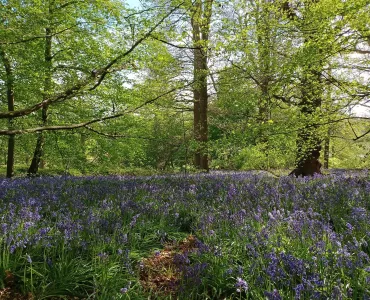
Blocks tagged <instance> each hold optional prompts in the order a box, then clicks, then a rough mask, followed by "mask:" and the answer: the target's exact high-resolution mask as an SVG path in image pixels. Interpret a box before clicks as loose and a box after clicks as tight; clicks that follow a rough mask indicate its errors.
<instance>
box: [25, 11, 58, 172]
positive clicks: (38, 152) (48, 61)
mask: <svg viewBox="0 0 370 300" xmlns="http://www.w3.org/2000/svg"><path fill="white" fill-rule="evenodd" d="M49 14H51V7H50V6H49ZM51 46H52V30H51V29H50V28H46V29H45V52H44V60H45V73H44V74H45V79H44V95H43V100H45V99H47V97H48V95H49V94H50V91H51V68H52V54H51ZM48 108H49V106H48V105H47V104H45V105H43V107H42V112H41V114H42V126H43V127H44V126H46V125H47V120H48ZM44 146H45V136H44V132H42V131H41V132H39V133H38V136H37V141H36V146H35V151H34V153H33V158H32V162H31V165H30V167H29V168H28V175H36V174H37V173H38V171H39V167H40V162H41V159H42V157H43V155H44Z"/></svg>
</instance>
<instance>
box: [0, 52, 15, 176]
mask: <svg viewBox="0 0 370 300" xmlns="http://www.w3.org/2000/svg"><path fill="white" fill-rule="evenodd" d="M0 56H1V58H2V61H3V64H4V68H5V74H6V80H5V81H6V97H7V102H8V111H9V112H11V111H14V101H15V100H14V76H13V70H12V66H11V63H10V60H9V58H8V57H7V55H6V53H5V51H4V50H3V49H0ZM8 128H9V129H13V118H9V119H8ZM14 153H15V135H14V134H11V135H9V136H8V154H7V162H6V177H7V178H11V177H13V175H14V157H15V155H14Z"/></svg>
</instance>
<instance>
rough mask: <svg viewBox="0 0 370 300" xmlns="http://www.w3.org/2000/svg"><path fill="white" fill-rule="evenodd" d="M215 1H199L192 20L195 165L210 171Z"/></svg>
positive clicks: (196, 3)
mask: <svg viewBox="0 0 370 300" xmlns="http://www.w3.org/2000/svg"><path fill="white" fill-rule="evenodd" d="M212 3H213V0H206V1H204V2H203V3H202V1H201V0H197V1H196V2H195V4H194V11H193V15H192V19H191V25H192V30H193V44H194V71H193V72H194V74H193V75H194V81H195V84H194V90H193V93H194V139H195V141H196V142H197V143H198V145H199V146H198V148H197V150H196V151H195V154H194V165H195V167H196V168H199V169H201V170H206V171H208V170H209V163H208V154H207V152H208V151H207V150H208V149H207V142H208V91H207V88H208V86H207V75H208V66H207V60H208V49H207V47H208V40H209V28H210V21H211V14H212Z"/></svg>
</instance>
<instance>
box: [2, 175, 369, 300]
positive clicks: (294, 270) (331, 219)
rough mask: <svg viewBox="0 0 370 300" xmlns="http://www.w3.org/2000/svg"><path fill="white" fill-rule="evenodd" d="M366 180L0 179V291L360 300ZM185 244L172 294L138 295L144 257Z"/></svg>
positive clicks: (151, 293)
mask: <svg viewBox="0 0 370 300" xmlns="http://www.w3.org/2000/svg"><path fill="white" fill-rule="evenodd" d="M369 179H370V177H369V175H368V174H367V173H366V172H364V173H363V174H360V175H359V176H353V177H348V176H341V175H331V176H325V177H315V178H310V179H306V178H298V179H296V178H291V177H280V178H274V177H268V176H264V175H258V174H257V175H256V174H249V173H225V174H208V175H204V174H203V175H187V176H155V177H118V176H115V177H113V176H112V177H109V176H108V177H44V178H18V179H13V180H6V179H0V201H1V205H0V234H1V235H0V290H1V289H4V288H6V287H7V285H12V288H13V289H15V290H17V291H18V292H20V293H22V294H25V295H26V294H33V295H35V298H36V299H48V298H49V299H50V298H52V299H56V298H58V297H61V298H62V297H65V298H64V299H69V298H68V297H70V296H73V297H78V298H77V299H83V298H84V299H162V298H163V299H257V300H258V299H364V300H365V299H370V258H369V256H370V180H369ZM190 234H192V236H195V238H196V251H185V252H182V253H179V254H177V255H176V256H175V258H174V260H173V268H179V269H181V272H180V273H181V276H182V277H181V280H180V281H179V282H174V285H177V287H176V288H174V289H173V291H175V293H174V292H172V293H170V294H166V293H164V292H161V291H160V290H154V289H150V290H148V289H147V288H145V287H144V286H145V284H143V282H141V279H140V272H141V271H140V270H141V269H142V268H144V267H145V266H144V265H143V264H144V263H143V262H144V261H145V260H144V258H147V257H150V256H151V255H153V253H155V255H160V253H161V251H162V250H163V249H164V247H165V245H166V244H171V243H176V241H181V240H183V239H184V238H186V237H187V236H189V235H190ZM166 272H168V270H166ZM9 276H11V277H12V280H11V282H9V278H8V277H9ZM71 299H72V298H71Z"/></svg>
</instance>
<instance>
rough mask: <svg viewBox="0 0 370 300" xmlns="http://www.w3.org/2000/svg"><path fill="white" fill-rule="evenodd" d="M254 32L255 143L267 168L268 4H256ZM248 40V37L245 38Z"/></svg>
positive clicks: (269, 38) (269, 77)
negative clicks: (255, 68)
mask: <svg viewBox="0 0 370 300" xmlns="http://www.w3.org/2000/svg"><path fill="white" fill-rule="evenodd" d="M256 10H257V15H256V30H257V42H258V65H259V70H258V71H259V73H258V75H257V76H256V77H257V78H258V87H259V90H260V99H259V102H258V121H259V123H260V126H261V130H260V131H259V136H258V138H257V142H258V143H259V144H260V145H261V146H262V152H263V154H264V156H265V159H266V161H267V164H266V167H267V168H269V145H268V136H267V134H266V128H265V125H264V124H265V123H266V122H267V121H268V119H269V117H270V107H269V89H270V85H271V72H272V70H271V51H272V37H271V26H270V11H269V7H268V2H266V0H265V1H262V2H260V3H257V7H256ZM246 38H248V37H246Z"/></svg>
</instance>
